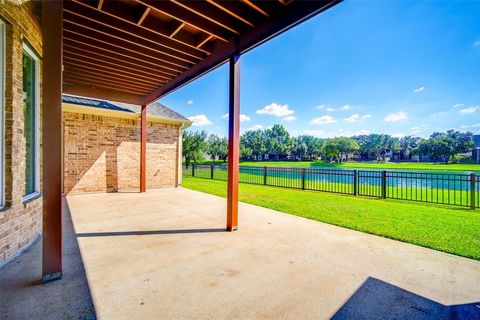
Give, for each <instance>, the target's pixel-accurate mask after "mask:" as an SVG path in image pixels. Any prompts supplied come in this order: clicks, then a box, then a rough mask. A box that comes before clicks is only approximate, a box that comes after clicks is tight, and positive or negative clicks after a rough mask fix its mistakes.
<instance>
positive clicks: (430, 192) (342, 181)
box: [183, 164, 480, 209]
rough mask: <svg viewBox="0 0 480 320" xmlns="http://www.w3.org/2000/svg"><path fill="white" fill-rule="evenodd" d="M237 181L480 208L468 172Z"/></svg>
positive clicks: (209, 173) (221, 168) (299, 171)
mask: <svg viewBox="0 0 480 320" xmlns="http://www.w3.org/2000/svg"><path fill="white" fill-rule="evenodd" d="M183 174H184V175H187V176H193V177H198V178H206V179H215V180H227V166H226V165H202V164H194V165H190V166H189V167H188V169H187V168H186V167H185V166H184V167H183ZM240 182H242V183H251V184H258V185H266V186H275V187H285V188H294V189H303V190H315V191H326V192H334V193H342V194H351V195H354V196H357V195H358V196H367V197H378V198H391V199H402V200H411V201H421V202H431V203H439V204H447V205H456V206H464V207H470V208H472V209H475V208H479V207H480V175H478V174H475V173H471V174H464V173H458V174H457V173H438V172H432V173H430V172H406V171H387V170H383V171H380V170H339V169H313V168H283V167H251V166H241V167H240Z"/></svg>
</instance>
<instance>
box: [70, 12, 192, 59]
mask: <svg viewBox="0 0 480 320" xmlns="http://www.w3.org/2000/svg"><path fill="white" fill-rule="evenodd" d="M64 15H65V18H64V23H65V29H66V30H71V31H73V32H77V33H85V32H87V33H88V34H89V35H90V36H91V37H94V38H95V39H98V40H102V41H105V42H107V43H112V42H114V43H116V44H119V45H121V46H122V47H127V48H132V49H134V50H136V51H140V50H141V51H143V52H144V53H146V54H148V55H155V56H156V57H157V58H158V59H159V60H162V61H163V62H165V63H168V64H170V65H172V66H177V67H180V68H188V67H190V66H191V65H192V64H194V63H196V62H197V61H198V60H194V59H192V58H188V59H186V58H183V57H181V56H180V55H178V56H177V55H175V54H170V53H168V52H166V51H167V50H165V49H163V48H162V47H161V46H159V43H157V44H153V43H151V42H149V41H145V40H142V39H141V38H136V37H135V36H131V35H129V34H122V32H120V31H117V30H115V29H111V30H108V29H106V28H103V27H102V26H99V25H98V24H96V23H94V22H92V21H86V20H82V19H81V18H78V17H72V15H71V14H70V12H68V11H65V12H64Z"/></svg>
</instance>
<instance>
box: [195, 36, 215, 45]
mask: <svg viewBox="0 0 480 320" xmlns="http://www.w3.org/2000/svg"><path fill="white" fill-rule="evenodd" d="M210 39H213V36H208V37H206V38H205V39H203V40H202V41H201V42H200V43H199V44H197V47H198V48H200V47H201V46H203V45H204V44H205V43H207V42H208V41H210Z"/></svg>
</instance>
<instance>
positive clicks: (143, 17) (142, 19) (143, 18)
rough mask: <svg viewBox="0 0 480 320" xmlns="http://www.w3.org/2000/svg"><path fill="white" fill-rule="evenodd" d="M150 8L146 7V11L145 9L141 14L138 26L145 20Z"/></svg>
mask: <svg viewBox="0 0 480 320" xmlns="http://www.w3.org/2000/svg"><path fill="white" fill-rule="evenodd" d="M150 10H151V9H150V8H148V7H147V9H145V12H144V13H143V14H142V16H141V17H140V19H139V20H138V22H137V25H138V26H141V25H142V23H143V21H144V20H145V18H146V17H147V16H148V14H149V13H150Z"/></svg>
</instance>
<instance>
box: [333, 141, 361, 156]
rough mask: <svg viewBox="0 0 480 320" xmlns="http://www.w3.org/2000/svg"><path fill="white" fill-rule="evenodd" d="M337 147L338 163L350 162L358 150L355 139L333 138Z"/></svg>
mask: <svg viewBox="0 0 480 320" xmlns="http://www.w3.org/2000/svg"><path fill="white" fill-rule="evenodd" d="M334 140H336V143H337V145H338V151H339V157H338V158H339V159H340V162H341V161H343V160H347V161H348V160H350V158H351V157H352V156H353V154H354V153H355V152H356V151H358V150H359V149H360V146H359V144H358V142H357V141H356V140H355V139H352V138H348V137H338V138H334Z"/></svg>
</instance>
